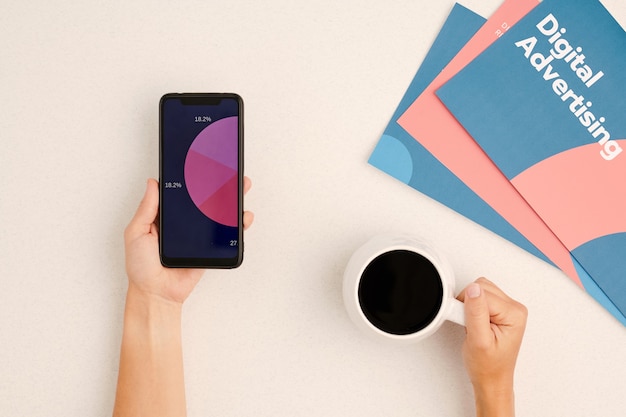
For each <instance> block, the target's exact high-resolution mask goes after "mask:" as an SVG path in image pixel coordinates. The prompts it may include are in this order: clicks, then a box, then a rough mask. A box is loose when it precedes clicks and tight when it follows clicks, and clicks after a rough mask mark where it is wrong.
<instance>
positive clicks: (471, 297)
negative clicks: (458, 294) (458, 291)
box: [464, 282, 493, 345]
mask: <svg viewBox="0 0 626 417" xmlns="http://www.w3.org/2000/svg"><path fill="white" fill-rule="evenodd" d="M464 295H465V297H464V303H465V327H466V329H467V340H468V343H470V344H472V345H476V344H478V345H481V344H485V343H489V341H490V340H491V339H492V338H493V332H492V331H491V320H490V316H489V306H488V305H487V297H486V296H485V291H484V290H483V289H482V287H481V286H480V284H478V283H476V282H474V283H472V284H470V285H468V286H467V288H466V289H465V294H464Z"/></svg>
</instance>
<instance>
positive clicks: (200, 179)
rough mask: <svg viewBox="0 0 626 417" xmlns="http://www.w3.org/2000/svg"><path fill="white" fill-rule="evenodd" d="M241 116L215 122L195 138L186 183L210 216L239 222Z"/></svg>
mask: <svg viewBox="0 0 626 417" xmlns="http://www.w3.org/2000/svg"><path fill="white" fill-rule="evenodd" d="M238 125H239V121H238V117H237V116H232V117H226V118H224V119H220V120H218V121H216V122H213V123H211V124H210V125H208V126H207V127H206V128H204V129H203V130H202V131H201V132H200V133H199V134H198V136H196V138H195V139H194V140H193V143H192V144H191V146H190V147H189V151H188V152H187V157H186V158H185V184H186V186H187V192H188V193H189V197H191V200H192V201H193V203H194V204H195V206H196V207H197V208H198V210H200V211H201V212H202V213H203V214H204V215H205V216H207V217H208V218H209V219H211V220H213V221H215V222H217V223H220V224H223V225H225V226H232V227H236V226H237V225H238V213H239V210H238V208H237V194H238V193H237V185H238V175H237V161H238V150H237V145H238V133H237V132H238Z"/></svg>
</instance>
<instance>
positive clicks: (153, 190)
mask: <svg viewBox="0 0 626 417" xmlns="http://www.w3.org/2000/svg"><path fill="white" fill-rule="evenodd" d="M158 211H159V185H158V183H157V182H156V180H155V179H153V178H150V179H149V180H148V183H147V184H146V192H145V194H144V196H143V199H142V200H141V203H139V207H138V208H137V211H136V212H135V215H134V216H133V219H132V220H131V221H130V224H129V225H128V228H127V229H126V233H127V237H128V238H131V239H132V238H133V237H136V236H138V235H141V234H146V233H150V230H151V227H152V224H153V223H154V220H155V219H156V217H157V213H158Z"/></svg>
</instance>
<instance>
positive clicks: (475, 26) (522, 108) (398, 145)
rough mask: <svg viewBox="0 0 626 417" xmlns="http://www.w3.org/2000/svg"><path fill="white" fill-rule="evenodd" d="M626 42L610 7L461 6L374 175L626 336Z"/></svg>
mask: <svg viewBox="0 0 626 417" xmlns="http://www.w3.org/2000/svg"><path fill="white" fill-rule="evenodd" d="M625 68H626V32H624V29H623V28H622V27H621V26H620V25H619V23H618V22H617V21H616V20H615V19H614V18H613V16H611V14H610V13H609V11H607V10H606V8H605V7H604V6H603V5H602V4H601V3H600V2H599V1H597V0H543V1H542V2H541V3H539V2H538V1H537V0H505V1H504V3H503V4H502V5H501V6H500V7H499V8H498V10H497V11H496V12H495V13H494V14H493V16H491V17H490V18H489V19H487V20H485V19H484V18H482V17H480V16H478V15H477V14H475V13H473V12H472V11H470V10H468V9H467V8H465V7H463V6H461V5H458V4H457V5H455V6H454V8H453V9H452V11H451V13H450V15H449V17H448V19H447V20H446V22H445V23H444V25H443V27H442V29H441V31H440V33H439V35H438V36H437V38H436V40H435V42H434V43H433V45H432V47H431V48H430V50H429V52H428V54H427V55H426V57H425V58H424V61H423V63H422V65H421V66H420V68H419V70H418V72H417V74H416V75H415V77H414V79H413V80H412V82H411V84H410V86H409V88H408V89H407V92H406V93H405V95H404V97H403V98H402V100H401V101H400V105H399V106H398V108H397V109H396V111H395V113H394V115H393V117H392V120H391V121H390V123H389V125H388V126H387V127H386V129H385V131H384V134H383V135H382V137H381V138H380V140H379V142H378V144H377V145H376V148H375V149H374V152H373V153H372V155H371V157H370V159H369V163H370V164H372V165H373V166H375V167H377V168H379V169H381V170H382V171H384V172H386V173H388V174H390V175H392V176H394V177H395V178H397V179H399V180H401V181H402V182H404V183H406V184H408V185H410V186H411V187H413V188H415V189H416V190H418V191H420V192H422V193H424V194H426V195H428V196H430V197H432V198H434V199H436V200H437V201H440V202H441V203H443V204H445V205H447V206H448V207H450V208H452V209H454V210H456V211H457V212H459V213H461V214H462V215H464V216H466V217H468V218H469V219H471V220H473V221H475V222H477V223H479V224H481V225H482V226H484V227H486V228H488V229H490V230H492V231H493V232H495V233H497V234H499V235H500V236H502V237H504V238H505V239H508V240H509V241H511V242H513V243H515V244H516V245H518V246H520V247H521V248H523V249H525V250H527V251H528V252H530V253H532V254H534V255H535V256H537V257H538V258H540V259H542V260H544V261H546V262H549V263H551V264H553V265H554V266H556V267H558V268H560V269H561V270H562V271H563V272H564V273H565V274H566V275H567V276H568V277H570V278H571V279H572V280H573V281H574V282H576V283H577V284H578V285H579V286H580V287H581V288H583V289H584V290H585V291H587V292H588V293H589V294H590V295H591V296H592V297H594V298H595V299H596V300H597V301H598V302H599V303H600V304H601V305H602V306H604V307H605V308H606V309H607V310H608V311H609V312H610V313H611V314H612V315H613V316H615V317H616V318H617V319H618V320H619V321H620V322H621V323H623V324H624V325H626V152H623V150H626V70H625Z"/></svg>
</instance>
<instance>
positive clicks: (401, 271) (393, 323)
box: [343, 236, 465, 343]
mask: <svg viewBox="0 0 626 417" xmlns="http://www.w3.org/2000/svg"><path fill="white" fill-rule="evenodd" d="M343 299H344V303H345V306H346V309H347V310H348V315H349V316H350V318H351V319H352V321H353V322H354V323H355V324H356V325H357V327H359V328H360V329H361V330H363V331H365V332H366V333H367V334H369V335H372V336H374V337H375V338H377V339H379V340H385V341H391V342H395V343H413V342H417V341H419V340H422V339H424V338H426V337H428V336H430V335H432V334H433V333H434V332H436V331H437V329H439V327H441V325H442V324H443V322H444V321H446V320H450V321H453V322H455V323H458V324H460V325H463V326H464V325H465V313H464V308H463V303H462V302H460V301H459V300H457V299H456V298H454V272H453V270H452V267H451V266H450V265H449V263H448V262H447V261H446V259H445V258H443V257H442V256H441V255H440V254H439V253H438V252H437V250H436V249H435V248H434V247H433V246H431V245H428V244H426V243H425V242H423V241H421V240H418V239H416V238H414V237H409V236H377V237H374V238H372V239H370V240H369V241H368V242H367V243H365V244H364V245H363V246H361V247H360V248H359V249H357V251H356V252H354V254H353V255H352V257H351V258H350V261H349V262H348V265H347V267H346V270H345V272H344V279H343Z"/></svg>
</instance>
